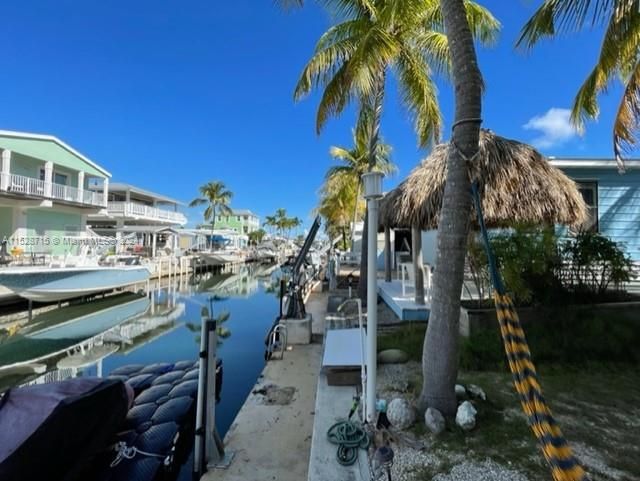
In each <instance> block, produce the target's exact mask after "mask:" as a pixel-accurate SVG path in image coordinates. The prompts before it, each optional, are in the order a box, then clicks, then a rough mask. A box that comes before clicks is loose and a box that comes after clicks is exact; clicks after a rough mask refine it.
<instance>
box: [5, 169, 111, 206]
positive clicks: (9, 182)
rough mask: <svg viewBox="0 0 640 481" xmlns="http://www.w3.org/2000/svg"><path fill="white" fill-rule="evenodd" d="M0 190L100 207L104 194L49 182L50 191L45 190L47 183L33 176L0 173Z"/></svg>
mask: <svg viewBox="0 0 640 481" xmlns="http://www.w3.org/2000/svg"><path fill="white" fill-rule="evenodd" d="M0 190H4V191H6V192H11V193H12V194H23V195H29V196H35V197H43V198H51V199H58V200H64V201H68V202H76V203H79V204H87V205H94V206H100V207H102V206H103V205H104V196H103V195H102V194H98V193H96V192H91V191H88V190H84V191H80V190H79V189H78V188H76V187H71V186H69V185H62V184H56V183H51V191H50V192H47V183H46V182H45V181H44V180H40V179H36V178H34V177H26V176H24V175H18V174H6V173H2V174H0Z"/></svg>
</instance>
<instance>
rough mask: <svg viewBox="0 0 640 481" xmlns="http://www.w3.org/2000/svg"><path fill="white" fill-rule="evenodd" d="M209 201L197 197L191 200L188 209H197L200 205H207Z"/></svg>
mask: <svg viewBox="0 0 640 481" xmlns="http://www.w3.org/2000/svg"><path fill="white" fill-rule="evenodd" d="M208 202H209V201H208V200H207V199H203V198H201V197H198V198H197V199H193V200H192V201H191V202H189V207H198V206H200V205H204V204H206V203H208Z"/></svg>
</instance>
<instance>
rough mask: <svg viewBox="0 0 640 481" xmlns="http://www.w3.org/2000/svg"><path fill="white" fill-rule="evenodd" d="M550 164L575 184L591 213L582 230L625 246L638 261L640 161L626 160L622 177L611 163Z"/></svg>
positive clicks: (553, 160) (557, 160)
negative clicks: (604, 236)
mask: <svg viewBox="0 0 640 481" xmlns="http://www.w3.org/2000/svg"><path fill="white" fill-rule="evenodd" d="M549 160H550V162H551V164H552V165H553V166H555V167H557V168H559V169H561V170H562V171H563V172H564V173H565V174H567V175H568V176H569V177H570V178H571V179H573V180H574V181H575V182H576V183H577V184H578V188H579V189H580V192H581V193H582V196H583V197H584V200H585V202H586V203H587V205H588V206H589V213H590V216H589V217H590V218H589V221H588V223H587V225H586V226H584V227H585V228H587V229H592V230H594V231H596V232H599V233H601V234H603V235H606V236H607V237H609V238H610V239H612V240H613V241H615V242H619V243H622V244H624V246H625V248H626V250H627V252H628V253H629V255H630V256H631V258H632V259H633V260H634V261H636V262H638V261H640V160H627V161H626V162H625V167H626V173H625V174H619V173H618V168H617V165H616V161H615V160H613V159H560V158H554V157H550V158H549Z"/></svg>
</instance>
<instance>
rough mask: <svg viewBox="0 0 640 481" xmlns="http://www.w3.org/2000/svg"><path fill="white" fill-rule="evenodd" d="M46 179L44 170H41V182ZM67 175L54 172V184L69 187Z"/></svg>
mask: <svg viewBox="0 0 640 481" xmlns="http://www.w3.org/2000/svg"><path fill="white" fill-rule="evenodd" d="M44 178H45V174H44V169H42V168H41V169H40V180H44ZM67 178H68V177H67V175H66V174H59V173H58V172H54V173H53V183H54V184H61V185H67Z"/></svg>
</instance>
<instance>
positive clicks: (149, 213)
mask: <svg viewBox="0 0 640 481" xmlns="http://www.w3.org/2000/svg"><path fill="white" fill-rule="evenodd" d="M107 212H109V214H110V215H115V216H122V217H139V218H145V219H150V220H157V221H165V222H167V223H171V224H182V225H184V224H186V223H187V218H186V217H185V216H184V214H182V213H180V212H173V211H170V210H166V209H160V208H158V207H152V206H150V205H145V204H140V203H137V202H116V201H110V202H109V203H108V204H107Z"/></svg>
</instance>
